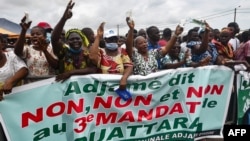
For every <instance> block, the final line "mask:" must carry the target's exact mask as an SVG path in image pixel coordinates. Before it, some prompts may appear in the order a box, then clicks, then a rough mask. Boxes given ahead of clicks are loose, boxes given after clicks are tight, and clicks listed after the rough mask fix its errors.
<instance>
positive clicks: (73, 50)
mask: <svg viewBox="0 0 250 141" xmlns="http://www.w3.org/2000/svg"><path fill="white" fill-rule="evenodd" d="M69 51H70V52H71V53H73V54H79V53H80V52H81V51H82V48H80V49H73V48H71V47H70V48H69Z"/></svg>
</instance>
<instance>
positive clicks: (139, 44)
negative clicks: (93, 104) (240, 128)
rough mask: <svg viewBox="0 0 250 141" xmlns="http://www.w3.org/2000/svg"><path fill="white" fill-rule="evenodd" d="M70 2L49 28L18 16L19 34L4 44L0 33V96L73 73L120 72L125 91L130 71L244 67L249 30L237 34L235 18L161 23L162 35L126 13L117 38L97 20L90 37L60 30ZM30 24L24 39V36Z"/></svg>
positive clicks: (86, 31)
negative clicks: (186, 25)
mask: <svg viewBox="0 0 250 141" xmlns="http://www.w3.org/2000/svg"><path fill="white" fill-rule="evenodd" d="M74 4H75V3H73V2H72V1H70V2H69V3H68V5H67V7H66V9H65V12H64V13H63V15H62V17H61V18H60V20H59V21H58V23H57V25H56V26H55V27H51V26H50V25H49V23H47V22H40V23H39V24H37V25H36V26H34V27H30V25H31V21H29V22H25V18H26V17H23V18H22V20H21V22H20V26H21V28H22V30H21V33H20V36H19V38H18V39H17V40H16V41H15V42H14V43H12V44H11V45H8V44H7V42H6V40H5V39H6V38H5V37H4V36H0V100H3V98H4V96H3V95H4V94H9V93H11V91H12V88H13V87H15V86H18V85H24V84H27V83H32V82H35V81H38V80H42V79H47V78H51V77H55V81H58V82H63V81H65V80H67V79H68V78H69V77H71V76H73V75H87V74H94V73H102V74H118V75H122V77H121V80H120V89H126V85H127V79H128V77H129V76H130V75H144V76H145V75H149V74H151V73H154V72H157V71H161V70H165V69H177V68H183V67H200V66H206V65H228V64H229V65H230V64H243V65H241V66H242V67H243V68H242V69H244V70H249V65H248V64H249V63H250V41H249V39H250V32H249V30H246V31H243V32H242V33H239V32H240V27H239V25H238V24H237V23H236V22H231V23H225V27H224V28H222V29H216V28H214V27H210V26H209V23H207V22H206V21H203V22H204V26H203V27H200V26H199V27H194V28H192V29H190V30H189V31H188V33H187V35H182V32H183V30H184V29H183V27H181V26H180V25H176V29H174V30H171V29H170V28H168V27H166V28H165V29H164V30H163V31H162V34H161V33H160V30H159V29H158V27H156V26H153V25H152V26H149V27H148V28H146V29H138V30H137V29H135V24H136V21H133V20H131V19H129V17H126V19H125V18H124V19H125V20H124V21H126V23H127V25H128V33H127V34H126V35H124V36H121V35H120V36H118V34H117V32H116V30H114V29H104V27H105V23H100V26H99V27H98V30H97V33H96V35H95V34H94V31H93V30H92V29H91V28H89V27H83V28H82V29H76V28H72V29H69V30H68V31H65V30H64V25H65V23H66V22H67V21H68V20H69V19H70V18H71V17H72V16H73V13H72V8H73V7H74ZM29 28H31V33H30V37H29V38H26V34H27V33H26V32H27V30H28V29H29Z"/></svg>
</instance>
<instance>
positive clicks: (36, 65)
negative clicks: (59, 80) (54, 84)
mask: <svg viewBox="0 0 250 141" xmlns="http://www.w3.org/2000/svg"><path fill="white" fill-rule="evenodd" d="M47 50H48V52H49V53H50V54H51V55H52V56H53V57H54V58H57V57H56V56H55V55H54V53H53V50H52V47H51V46H49V47H48V48H47ZM22 58H23V59H24V60H25V62H26V64H27V66H28V69H29V75H30V76H48V75H55V69H53V68H52V67H51V66H50V65H49V62H48V61H47V59H46V57H45V55H44V53H43V52H42V51H37V50H35V49H34V48H33V46H24V50H23V56H22Z"/></svg>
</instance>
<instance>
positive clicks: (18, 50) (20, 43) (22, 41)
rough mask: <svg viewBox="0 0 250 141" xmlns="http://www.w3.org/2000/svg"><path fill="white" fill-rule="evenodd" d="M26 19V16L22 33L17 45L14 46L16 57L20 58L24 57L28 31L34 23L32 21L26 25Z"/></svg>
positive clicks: (22, 24) (21, 24)
mask: <svg viewBox="0 0 250 141" xmlns="http://www.w3.org/2000/svg"><path fill="white" fill-rule="evenodd" d="M25 20H26V17H25V16H24V17H23V18H22V20H21V23H20V26H21V28H22V29H21V33H20V36H19V38H18V39H17V41H16V43H15V44H14V52H15V54H16V55H18V56H22V55H23V47H24V44H25V38H26V37H25V35H26V32H27V30H28V29H29V28H30V25H31V23H32V21H30V22H28V23H25Z"/></svg>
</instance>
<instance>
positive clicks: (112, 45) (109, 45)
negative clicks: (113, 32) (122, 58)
mask: <svg viewBox="0 0 250 141" xmlns="http://www.w3.org/2000/svg"><path fill="white" fill-rule="evenodd" d="M106 48H107V49H108V50H116V49H117V48H118V44H117V43H106Z"/></svg>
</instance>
